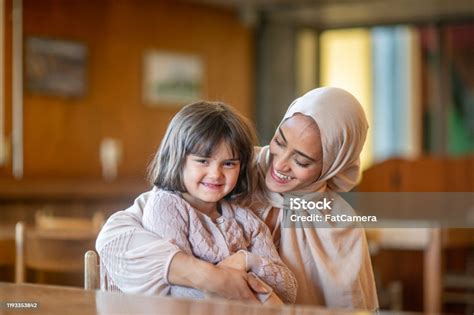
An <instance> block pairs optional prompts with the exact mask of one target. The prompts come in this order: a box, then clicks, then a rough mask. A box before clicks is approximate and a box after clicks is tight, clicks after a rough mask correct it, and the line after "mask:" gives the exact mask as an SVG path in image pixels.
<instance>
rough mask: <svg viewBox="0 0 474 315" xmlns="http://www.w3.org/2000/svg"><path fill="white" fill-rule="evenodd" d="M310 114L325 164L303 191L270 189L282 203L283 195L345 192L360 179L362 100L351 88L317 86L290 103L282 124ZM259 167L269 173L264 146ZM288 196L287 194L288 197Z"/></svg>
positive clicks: (364, 123)
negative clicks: (317, 134) (287, 191)
mask: <svg viewBox="0 0 474 315" xmlns="http://www.w3.org/2000/svg"><path fill="white" fill-rule="evenodd" d="M296 113H301V114H303V115H306V116H309V117H311V118H312V119H314V121H315V122H316V124H317V125H318V127H319V131H320V134H321V145H322V152H323V167H322V171H321V175H320V177H319V178H315V179H314V182H313V183H312V184H310V185H309V186H307V187H305V188H304V189H303V190H301V191H293V192H289V193H285V194H279V193H273V192H267V195H268V199H269V201H270V202H271V203H272V204H273V205H274V206H276V207H283V206H284V204H283V202H284V199H286V200H289V197H294V196H303V195H304V196H305V197H306V198H311V196H310V195H308V194H311V193H312V192H317V193H319V192H326V191H335V192H345V191H349V190H351V189H352V188H353V187H354V186H355V185H356V184H357V181H358V179H359V172H360V160H359V155H360V152H361V151H362V148H363V146H364V142H365V138H366V135H367V129H368V123H367V119H366V118H365V114H364V110H363V109H362V106H361V105H360V103H359V101H357V99H356V98H355V97H354V96H352V94H350V93H349V92H347V91H345V90H343V89H340V88H336V87H322V88H318V89H314V90H311V91H309V92H308V93H306V94H305V95H303V96H301V97H299V98H297V99H296V100H294V101H293V103H291V105H290V107H289V108H288V110H287V112H286V114H285V116H284V117H283V120H282V121H281V123H280V124H279V126H278V127H280V126H281V125H282V124H283V123H284V122H285V121H286V120H287V119H289V118H291V117H292V116H293V115H294V114H296ZM258 166H259V171H260V172H262V173H263V174H265V173H266V171H267V170H268V168H269V166H270V150H269V148H268V147H264V148H262V151H261V152H260V155H259V159H258ZM285 197H287V198H285Z"/></svg>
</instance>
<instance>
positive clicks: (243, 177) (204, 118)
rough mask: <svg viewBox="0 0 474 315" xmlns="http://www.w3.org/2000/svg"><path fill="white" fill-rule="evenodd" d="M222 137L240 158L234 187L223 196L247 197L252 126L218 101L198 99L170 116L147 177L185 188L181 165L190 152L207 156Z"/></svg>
mask: <svg viewBox="0 0 474 315" xmlns="http://www.w3.org/2000/svg"><path fill="white" fill-rule="evenodd" d="M221 141H224V142H225V143H226V144H227V145H228V146H229V148H230V149H231V150H232V154H233V156H234V157H235V158H238V159H239V160H240V172H239V178H238V180H237V184H236V185H235V187H234V189H233V190H232V191H231V192H230V193H229V194H228V195H226V196H225V197H224V198H225V199H227V200H233V201H237V202H240V201H243V200H245V199H247V198H248V197H249V195H250V193H251V192H252V191H253V190H254V187H253V186H254V174H253V173H254V170H253V168H254V167H253V166H252V160H253V158H254V153H253V152H254V150H253V146H254V145H255V144H256V135H255V129H254V128H253V126H252V125H251V124H250V123H249V122H248V120H247V119H246V118H245V117H243V116H242V115H240V114H239V113H238V112H236V111H235V110H234V109H233V108H232V107H230V106H228V105H226V104H224V103H220V102H208V101H200V102H196V103H192V104H189V105H186V106H185V107H183V108H182V109H181V110H180V111H179V112H178V113H177V114H176V115H175V116H174V117H173V119H172V120H171V122H170V124H169V125H168V129H167V130H166V133H165V136H164V137H163V140H162V142H161V145H160V147H159V149H158V151H157V152H156V155H155V158H154V159H153V162H152V164H151V165H150V168H149V176H148V177H149V180H150V181H151V183H152V184H154V185H156V186H157V187H158V188H161V189H164V190H170V191H179V192H186V188H185V186H184V183H183V168H184V163H185V162H186V157H187V156H188V155H189V154H194V155H198V156H204V157H209V156H211V155H212V154H213V151H214V150H215V149H216V148H217V147H218V145H219V144H220V143H221Z"/></svg>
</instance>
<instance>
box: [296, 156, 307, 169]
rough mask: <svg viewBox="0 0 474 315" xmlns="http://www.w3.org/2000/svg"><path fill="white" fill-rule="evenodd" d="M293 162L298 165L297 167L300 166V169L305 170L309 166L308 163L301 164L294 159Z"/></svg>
mask: <svg viewBox="0 0 474 315" xmlns="http://www.w3.org/2000/svg"><path fill="white" fill-rule="evenodd" d="M294 161H295V163H296V165H298V166H300V167H303V168H306V167H308V166H309V165H310V163H303V162H300V161H298V159H296V158H295V159H294Z"/></svg>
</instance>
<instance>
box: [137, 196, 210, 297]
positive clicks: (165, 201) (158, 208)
mask: <svg viewBox="0 0 474 315" xmlns="http://www.w3.org/2000/svg"><path fill="white" fill-rule="evenodd" d="M143 227H144V228H145V229H147V230H149V231H151V232H153V233H155V234H157V235H158V236H159V237H160V238H162V239H163V240H166V241H168V242H170V243H173V244H175V245H176V246H178V247H179V248H180V249H181V250H182V251H183V252H185V253H186V254H188V255H193V252H192V249H191V244H190V242H189V213H188V210H187V206H186V204H185V202H183V199H182V198H181V197H180V196H178V195H175V194H173V193H170V192H166V191H160V192H159V193H157V194H156V195H155V196H154V197H153V199H151V200H150V201H149V202H148V203H147V205H146V207H145V209H144V211H143ZM167 283H168V282H167ZM168 284H169V283H168ZM168 294H169V295H172V296H175V297H183V298H192V299H203V298H204V294H203V293H202V292H201V291H200V290H197V289H194V288H188V287H183V286H178V285H170V286H169V291H168Z"/></svg>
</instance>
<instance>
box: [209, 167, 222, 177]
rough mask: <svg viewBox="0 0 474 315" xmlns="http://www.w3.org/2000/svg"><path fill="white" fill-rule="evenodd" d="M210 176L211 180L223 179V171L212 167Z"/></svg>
mask: <svg viewBox="0 0 474 315" xmlns="http://www.w3.org/2000/svg"><path fill="white" fill-rule="evenodd" d="M208 176H209V177H211V178H221V176H222V170H221V168H220V167H219V166H217V165H216V166H212V167H210V168H209V173H208Z"/></svg>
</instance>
